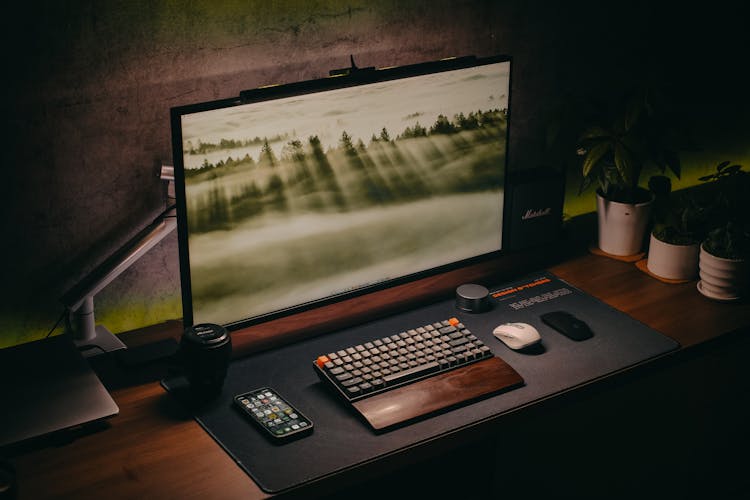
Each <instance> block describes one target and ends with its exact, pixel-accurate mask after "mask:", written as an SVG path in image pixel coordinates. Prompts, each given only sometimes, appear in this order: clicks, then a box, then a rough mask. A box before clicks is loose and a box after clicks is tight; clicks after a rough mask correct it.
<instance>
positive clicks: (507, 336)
mask: <svg viewBox="0 0 750 500" xmlns="http://www.w3.org/2000/svg"><path fill="white" fill-rule="evenodd" d="M492 335H494V336H495V337H497V339H498V340H501V341H503V343H504V344H505V345H507V346H508V347H510V348H511V349H514V350H518V349H523V348H525V347H529V346H531V345H534V344H536V343H537V342H539V341H540V340H542V337H541V336H540V335H539V332H538V331H537V329H536V328H534V327H533V326H532V325H530V324H528V323H503V324H502V325H500V326H498V327H497V328H495V329H494V330H492Z"/></svg>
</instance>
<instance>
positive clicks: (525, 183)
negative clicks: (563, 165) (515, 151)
mask: <svg viewBox="0 0 750 500" xmlns="http://www.w3.org/2000/svg"><path fill="white" fill-rule="evenodd" d="M564 192H565V177H564V176H563V175H562V173H560V172H559V171H557V170H555V169H553V168H550V167H537V168H531V169H525V170H520V171H517V172H513V173H511V174H509V175H508V182H507V183H506V195H507V196H508V202H507V204H506V205H505V206H506V210H507V211H508V212H507V213H508V218H507V219H506V221H505V224H506V228H507V232H506V233H505V234H506V241H508V243H509V245H508V248H509V249H510V250H521V249H524V248H528V247H533V246H536V245H540V244H543V243H549V242H551V241H554V240H556V239H558V238H559V237H560V231H561V228H562V209H563V197H564Z"/></svg>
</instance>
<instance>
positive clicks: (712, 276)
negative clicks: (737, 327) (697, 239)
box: [698, 245, 750, 300]
mask: <svg viewBox="0 0 750 500" xmlns="http://www.w3.org/2000/svg"><path fill="white" fill-rule="evenodd" d="M698 267H699V273H698V274H699V276H700V278H701V279H700V281H699V282H698V291H699V292H700V293H702V294H703V295H705V296H706V297H708V298H711V299H716V300H737V299H739V298H740V297H741V296H742V294H743V293H744V291H745V289H746V288H747V285H748V281H750V265H749V264H748V261H747V260H745V259H725V258H722V257H717V256H716V255H713V254H710V253H708V252H707V251H706V249H705V248H704V247H703V245H701V248H700V259H699V261H698Z"/></svg>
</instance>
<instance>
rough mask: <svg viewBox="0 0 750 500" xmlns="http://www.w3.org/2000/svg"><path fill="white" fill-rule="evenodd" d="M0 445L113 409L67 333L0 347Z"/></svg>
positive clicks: (82, 421) (103, 415)
mask: <svg viewBox="0 0 750 500" xmlns="http://www.w3.org/2000/svg"><path fill="white" fill-rule="evenodd" d="M0 408H1V409H2V410H0V448H3V447H5V446H10V445H14V444H18V443H21V442H23V441H27V440H30V439H33V438H39V437H42V436H46V435H49V434H52V433H55V432H58V431H64V430H68V429H75V428H79V427H81V426H83V425H84V424H89V423H92V422H96V421H100V420H102V419H105V418H108V417H111V416H113V415H116V414H117V413H119V411H120V410H119V408H118V407H117V405H116V404H115V402H114V400H113V399H112V396H110V394H109V392H107V389H106V388H105V387H104V385H102V383H101V381H100V380H99V377H97V375H96V373H94V371H93V370H92V369H91V367H90V366H89V364H88V362H87V361H86V360H85V359H84V358H83V356H82V355H81V353H80V352H79V351H78V349H77V348H76V347H75V345H74V344H73V341H72V340H71V339H70V337H69V336H67V335H59V336H56V337H50V338H47V339H43V340H38V341H36V342H29V343H26V344H21V345H17V346H14V347H9V348H6V349H0Z"/></svg>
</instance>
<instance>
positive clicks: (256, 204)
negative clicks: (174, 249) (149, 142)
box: [171, 56, 511, 329]
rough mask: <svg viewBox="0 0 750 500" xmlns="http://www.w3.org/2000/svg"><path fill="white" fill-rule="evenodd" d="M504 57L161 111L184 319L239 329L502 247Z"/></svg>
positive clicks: (332, 80)
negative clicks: (169, 143)
mask: <svg viewBox="0 0 750 500" xmlns="http://www.w3.org/2000/svg"><path fill="white" fill-rule="evenodd" d="M510 69H511V61H510V59H509V58H508V57H505V56H495V57H490V58H474V57H465V58H454V59H448V60H442V61H436V62H429V63H422V64H415V65H409V66H400V67H393V68H383V69H374V68H368V69H357V68H355V67H354V66H353V67H352V68H351V70H350V71H348V72H347V73H346V74H345V75H343V76H334V77H328V78H322V79H317V80H310V81H305V82H296V83H289V84H285V85H278V86H270V87H264V88H258V89H254V90H250V91H246V92H242V94H241V96H239V97H237V98H230V99H223V100H217V101H212V102H206V103H199V104H193V105H187V106H180V107H176V108H173V109H172V110H171V119H172V137H173V151H174V166H175V180H176V196H177V202H178V233H179V242H180V244H179V246H180V266H181V267H180V269H181V280H182V291H183V310H184V311H183V312H184V322H185V324H186V325H191V324H196V323H217V324H221V325H224V326H226V327H228V328H230V329H236V328H239V327H244V326H247V325H250V324H253V323H257V322H260V321H264V320H267V319H270V318H275V317H278V316H280V315H285V314H289V313H292V312H296V311H300V310H302V309H305V308H310V307H313V306H316V305H320V304H324V303H329V302H332V301H336V300H341V299H343V298H347V297H351V296H353V295H356V294H362V293H365V292H369V291H372V290H374V289H378V288H383V287H388V286H392V285H394V284H397V283H403V282H405V281H408V280H412V279H417V278H420V277H423V276H425V275H428V274H432V273H437V272H441V271H443V270H446V269H449V268H452V267H456V266H459V265H463V264H466V263H468V262H470V261H474V260H478V259H482V258H486V257H489V256H493V255H496V254H497V253H498V252H500V251H501V250H502V249H503V246H504V240H503V228H504V224H503V214H504V198H505V196H504V186H505V171H506V159H507V145H508V124H509V110H510V107H509V102H510V101H509V97H510Z"/></svg>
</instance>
